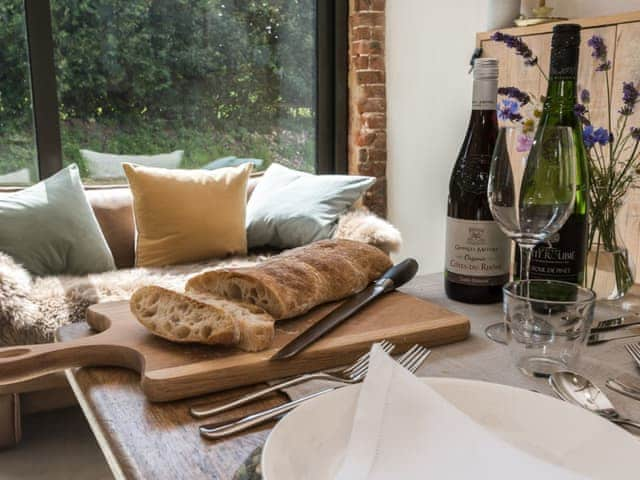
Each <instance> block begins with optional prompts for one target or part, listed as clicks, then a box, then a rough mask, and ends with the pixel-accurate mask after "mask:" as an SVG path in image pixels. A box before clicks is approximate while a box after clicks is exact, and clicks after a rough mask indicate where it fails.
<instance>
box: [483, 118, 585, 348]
mask: <svg viewBox="0 0 640 480" xmlns="http://www.w3.org/2000/svg"><path fill="white" fill-rule="evenodd" d="M522 136H523V133H522V129H521V128H517V127H502V128H500V131H499V132H498V138H497V141H496V146H495V149H494V151H493V156H492V159H491V167H490V170H489V183H488V190H487V194H488V196H489V208H490V209H491V213H492V214H493V218H494V219H495V221H496V222H497V223H498V226H499V227H500V228H501V229H502V231H503V232H504V233H505V234H506V235H507V236H508V237H509V238H511V239H512V240H515V241H516V243H517V244H518V246H519V248H520V272H519V278H520V280H528V279H529V266H530V263H531V253H532V252H533V249H534V247H535V246H536V245H537V244H538V243H540V242H544V241H545V240H547V239H548V238H549V237H550V236H551V235H553V234H554V233H556V232H557V231H558V230H560V228H561V227H562V226H563V225H564V224H565V222H566V221H567V219H568V218H569V216H570V215H571V212H572V210H573V204H574V201H575V196H576V151H575V145H574V142H573V132H572V129H571V127H556V126H553V127H545V128H544V129H543V130H541V131H539V132H538V133H537V134H536V139H535V141H534V142H533V144H532V145H531V149H530V150H528V151H527V149H526V148H523V146H524V145H525V144H526V142H523V141H522V138H523V137H522ZM485 332H486V334H487V336H488V337H489V338H490V339H492V340H495V341H498V342H502V343H505V342H506V331H505V325H504V323H496V324H494V325H490V326H489V327H487V329H486V330H485Z"/></svg>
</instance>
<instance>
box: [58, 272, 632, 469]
mask: <svg viewBox="0 0 640 480" xmlns="http://www.w3.org/2000/svg"><path fill="white" fill-rule="evenodd" d="M403 291H405V292H407V293H410V294H412V295H416V296H418V297H421V298H424V299H426V300H430V301H433V302H436V303H438V304H441V305H443V306H445V307H446V308H449V309H450V310H453V311H456V312H459V313H462V314H464V315H467V316H468V317H469V318H470V319H471V336H470V338H469V339H468V340H466V341H463V342H458V343H455V344H451V345H445V346H442V347H436V348H434V349H433V353H432V355H431V356H430V358H429V360H428V361H427V362H426V363H425V365H423V367H422V369H421V370H420V371H419V372H418V375H420V376H446V377H458V378H469V379H476V380H484V381H489V382H495V383H502V384H507V385H513V386H519V387H522V388H528V389H535V390H536V391H539V392H542V393H546V394H551V391H550V389H549V387H548V385H547V383H546V381H545V380H544V379H533V378H529V377H525V376H524V375H522V374H521V373H520V372H519V371H517V369H516V368H515V367H514V366H513V362H511V359H510V357H509V353H508V350H507V349H506V347H504V346H503V345H500V344H496V343H493V342H491V341H489V340H487V339H486V338H485V337H484V333H483V332H484V328H485V327H486V326H488V325H489V324H491V323H494V322H496V321H500V320H501V318H502V314H501V306H500V305H484V306H478V305H465V304H461V303H457V302H453V301H451V300H448V299H447V298H446V297H445V295H444V292H443V288H442V275H441V274H433V275H427V276H421V277H417V278H416V279H414V280H413V281H412V282H411V283H410V284H409V285H408V286H407V287H406V288H403ZM606 313H607V312H601V313H600V314H599V315H598V317H602V318H607V315H606ZM76 328H79V327H76ZM72 335H73V332H71V333H69V334H67V338H69V336H72ZM578 370H579V371H582V372H583V373H588V374H589V376H590V378H592V379H593V380H594V381H595V383H596V384H598V385H600V387H604V381H605V380H606V379H607V378H609V377H610V376H612V375H618V374H622V373H633V372H634V371H636V368H635V366H634V364H633V361H632V360H631V358H630V357H629V356H628V355H627V354H626V353H625V352H624V349H623V348H622V343H621V342H609V343H605V344H602V345H598V346H594V347H588V350H587V355H583V359H582V360H581V363H580V365H579V368H578ZM67 376H68V378H69V381H70V382H71V384H72V387H73V389H74V392H75V395H76V397H77V398H78V401H79V403H80V405H81V407H82V409H83V411H84V414H85V416H86V417H87V419H88V421H89V424H90V425H91V428H92V430H93V432H94V434H95V436H96V438H97V440H98V443H99V445H100V447H101V448H102V450H103V452H104V454H105V457H106V458H107V461H108V463H109V465H110V467H111V469H112V471H113V473H114V476H115V477H116V478H128V479H141V480H143V479H144V480H146V479H154V480H163V479H171V480H176V479H182V478H184V479H200V478H202V479H204V478H206V479H212V478H214V479H231V478H232V477H233V474H234V473H235V471H236V470H237V468H238V467H239V466H240V465H241V464H242V463H243V462H244V460H245V459H246V458H247V457H248V456H249V455H250V453H251V452H252V451H253V450H254V449H255V448H257V447H259V446H261V445H262V444H263V443H264V441H265V439H266V437H267V435H268V433H269V430H270V428H272V426H273V425H269V426H267V427H263V428H259V429H256V430H252V431H250V432H248V433H244V434H239V435H237V436H235V437H230V438H227V439H223V440H218V441H211V440H206V439H203V438H201V437H200V435H199V434H198V430H197V426H198V425H199V424H201V423H203V422H202V421H201V420H200V421H197V420H194V419H193V418H191V416H190V415H189V413H188V407H190V406H192V405H194V404H196V403H201V402H208V401H224V399H225V398H229V397H232V396H236V395H238V394H239V393H241V392H242V391H247V390H246V389H243V390H236V391H232V392H224V393H222V394H215V395H209V396H204V397H198V398H196V399H189V400H181V401H177V402H171V403H156V404H153V403H150V402H148V401H147V400H146V398H145V397H144V395H143V394H142V391H141V390H140V387H139V385H138V382H139V379H138V376H137V374H136V373H134V372H131V371H128V370H125V369H119V368H97V367H96V368H82V369H77V370H70V371H68V372H67ZM609 394H610V396H611V399H612V401H613V402H614V403H615V404H616V406H618V407H619V408H620V410H621V412H622V413H624V414H628V415H632V414H635V415H636V416H640V403H638V402H635V401H634V400H631V399H628V398H626V397H623V396H621V395H618V394H615V393H614V392H611V391H610V390H607V395H609ZM284 400H285V396H284V395H283V394H278V395H274V396H273V397H271V398H269V399H267V400H265V401H264V402H263V403H262V404H261V405H260V407H264V408H266V407H269V406H273V405H275V404H277V403H280V402H282V401H284ZM634 402H635V403H634ZM249 408H250V410H251V411H254V410H255V409H256V406H255V405H252V406H250V407H249ZM238 413H243V412H238V411H236V412H231V414H232V415H237V414H238Z"/></svg>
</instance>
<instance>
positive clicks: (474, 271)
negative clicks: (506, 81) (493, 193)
mask: <svg viewBox="0 0 640 480" xmlns="http://www.w3.org/2000/svg"><path fill="white" fill-rule="evenodd" d="M473 72H474V75H473V104H472V108H473V111H472V112H471V120H470V121H469V127H468V128H467V133H466V135H465V137H464V141H463V142H462V148H461V149H460V153H459V154H458V159H457V161H456V163H455V166H454V167H453V172H452V174H451V180H450V182H449V200H448V207H447V234H446V257H445V258H446V265H445V274H444V286H445V291H446V293H447V296H448V297H449V298H451V299H453V300H458V301H460V302H465V303H496V302H499V301H501V299H502V286H503V285H504V284H505V283H506V282H507V281H508V280H509V261H510V242H509V239H508V238H507V237H506V236H505V235H504V233H503V232H502V230H500V228H499V227H498V225H497V224H496V222H495V221H494V220H493V216H492V215H491V211H490V210H489V200H488V198H487V183H488V181H489V167H490V165H491V156H492V153H493V147H494V146H495V143H496V138H497V136H498V118H497V114H496V101H497V96H498V61H497V60H496V59H494V58H479V59H477V60H476V62H475V67H474V70H473Z"/></svg>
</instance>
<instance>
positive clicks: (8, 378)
mask: <svg viewBox="0 0 640 480" xmlns="http://www.w3.org/2000/svg"><path fill="white" fill-rule="evenodd" d="M125 351H126V352H125ZM130 352H133V350H132V349H131V348H129V347H124V346H119V345H105V344H100V343H97V342H95V341H93V339H91V338H87V339H79V340H72V341H69V342H63V343H43V344H37V345H20V346H15V347H5V348H0V390H2V391H5V390H6V391H9V390H10V388H9V387H12V386H17V385H19V384H21V383H24V382H28V381H30V380H33V379H36V378H38V377H42V376H44V375H47V374H49V373H53V372H57V371H61V370H65V369H67V368H76V367H91V366H122V367H128V368H134V369H139V368H140V365H139V362H140V360H137V359H138V355H137V354H136V355H131V353H130ZM125 353H126V354H125ZM132 359H134V360H132ZM136 367H137V368H136Z"/></svg>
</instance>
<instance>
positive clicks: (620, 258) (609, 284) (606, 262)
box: [587, 242, 635, 300]
mask: <svg viewBox="0 0 640 480" xmlns="http://www.w3.org/2000/svg"><path fill="white" fill-rule="evenodd" d="M634 274H635V272H634V271H633V265H632V264H631V262H629V252H628V250H627V249H626V248H625V247H620V246H619V247H618V248H617V249H616V250H614V251H609V250H608V249H607V248H606V247H605V246H604V245H603V244H602V243H601V242H600V243H599V244H596V245H592V246H591V249H590V250H589V254H588V257H587V285H588V286H589V287H590V288H591V289H592V290H593V291H594V292H596V296H597V298H598V299H599V300H619V299H621V298H622V297H624V295H625V294H626V293H627V292H628V291H629V289H630V288H631V287H632V286H633V279H634Z"/></svg>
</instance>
